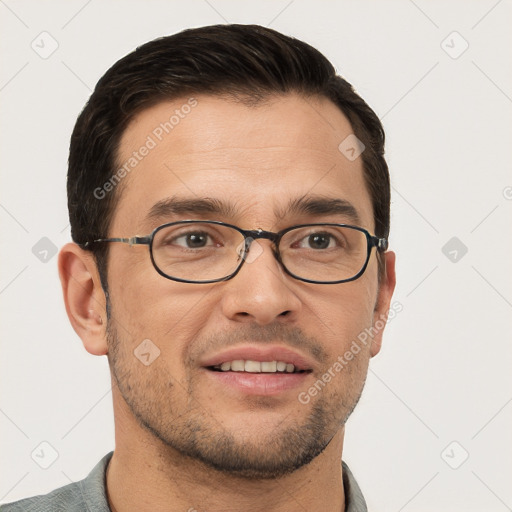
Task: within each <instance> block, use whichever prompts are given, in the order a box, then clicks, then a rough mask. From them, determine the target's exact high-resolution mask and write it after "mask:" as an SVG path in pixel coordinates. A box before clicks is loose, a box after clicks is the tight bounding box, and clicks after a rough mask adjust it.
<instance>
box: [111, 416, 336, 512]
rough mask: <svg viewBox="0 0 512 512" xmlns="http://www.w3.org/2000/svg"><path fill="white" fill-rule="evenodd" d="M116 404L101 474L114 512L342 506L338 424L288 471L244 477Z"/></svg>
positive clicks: (276, 511) (274, 511) (270, 511)
mask: <svg viewBox="0 0 512 512" xmlns="http://www.w3.org/2000/svg"><path fill="white" fill-rule="evenodd" d="M116 409H118V408H116V406H114V410H115V412H116V415H115V416H116V448H115V451H114V455H113V456H112V459H111V461H110V463H109V466H108V469H107V478H106V480H107V482H106V483H107V495H108V500H109V505H110V508H111V509H112V511H113V512H132V511H139V510H151V511H153V512H160V511H162V512H163V511H165V512H174V511H180V512H184V511H189V512H194V511H195V512H205V511H208V512H227V511H236V510H244V511H247V512H262V511H265V512H281V511H289V510H308V511H312V512H315V511H318V512H320V511H322V512H324V511H325V510H340V511H344V503H345V496H344V490H343V483H342V468H341V453H342V449H343V429H341V430H340V431H338V432H337V434H336V435H335V436H334V437H333V439H332V440H331V442H330V443H329V445H328V446H327V448H326V449H325V450H324V451H323V452H322V453H321V454H320V455H319V456H318V457H316V458H315V459H314V460H313V461H311V462H310V463H309V464H307V465H306V466H303V467H302V468H300V469H299V470H297V471H295V472H293V473H292V474H290V475H286V476H284V477H281V478H277V479H269V480H249V479H244V478H240V477H236V476H230V475H226V474H224V473H220V472H218V471H216V470H214V469H211V468H208V467H206V466H205V465H204V464H203V463H201V462H198V461H196V460H192V459H190V458H188V457H184V456H182V455H181V454H179V453H178V452H176V451H175V450H174V449H172V448H170V447H169V446H167V445H165V444H164V443H163V442H162V441H160V440H159V439H157V438H155V437H154V436H153V434H151V433H150V432H148V431H146V430H145V429H143V428H142V427H140V426H139V425H138V424H137V423H136V422H135V420H134V419H133V417H132V416H131V414H130V413H128V412H127V411H126V410H125V411H119V410H116Z"/></svg>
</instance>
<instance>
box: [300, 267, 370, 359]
mask: <svg viewBox="0 0 512 512" xmlns="http://www.w3.org/2000/svg"><path fill="white" fill-rule="evenodd" d="M326 286H327V285H326ZM334 286H335V287H338V288H337V289H336V290H333V291H334V293H333V291H330V290H326V292H325V293H324V294H321V295H319V294H316V295H315V297H314V299H309V301H308V302H307V308H306V311H310V312H311V320H310V322H311V325H310V326H309V329H314V328H315V327H312V326H317V328H319V329H321V331H320V332H318V333H317V336H318V337H319V340H320V341H321V340H322V338H323V339H324V340H325V345H326V349H327V350H328V351H329V352H330V353H331V354H333V356H334V357H337V356H338V355H339V354H340V353H343V352H345V350H347V347H349V346H350V345H351V343H352V341H353V340H356V339H357V337H358V336H359V335H360V334H361V333H362V332H364V331H365V329H367V328H368V327H370V326H371V325H372V320H373V312H374V308H375V299H376V286H375V285H374V283H373V282H372V280H369V279H365V276H364V275H363V276H362V277H361V278H359V279H358V280H356V281H352V282H349V283H342V284H340V285H333V287H334ZM319 320H320V321H319ZM327 340H329V342H327Z"/></svg>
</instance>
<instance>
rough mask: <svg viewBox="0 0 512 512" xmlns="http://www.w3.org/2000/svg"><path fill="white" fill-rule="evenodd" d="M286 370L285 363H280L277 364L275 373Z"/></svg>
mask: <svg viewBox="0 0 512 512" xmlns="http://www.w3.org/2000/svg"><path fill="white" fill-rule="evenodd" d="M285 370H286V363H283V362H282V361H278V362H277V371H278V372H284V371H285Z"/></svg>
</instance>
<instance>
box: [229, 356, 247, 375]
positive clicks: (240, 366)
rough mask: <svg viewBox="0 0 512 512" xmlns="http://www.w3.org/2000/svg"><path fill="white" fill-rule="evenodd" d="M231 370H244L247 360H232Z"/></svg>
mask: <svg viewBox="0 0 512 512" xmlns="http://www.w3.org/2000/svg"><path fill="white" fill-rule="evenodd" d="M231 370H232V371H234V372H244V371H245V362H244V361H242V360H240V359H237V360H236V361H231Z"/></svg>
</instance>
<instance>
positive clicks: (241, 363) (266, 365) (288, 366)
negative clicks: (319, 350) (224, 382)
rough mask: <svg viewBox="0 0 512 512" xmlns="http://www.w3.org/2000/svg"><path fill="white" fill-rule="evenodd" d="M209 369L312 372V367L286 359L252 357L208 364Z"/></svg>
mask: <svg viewBox="0 0 512 512" xmlns="http://www.w3.org/2000/svg"><path fill="white" fill-rule="evenodd" d="M206 368H207V369H208V370H211V371H214V372H244V373H269V374H276V373H277V374H283V373H285V374H289V373H311V371H312V370H310V369H301V368H297V367H296V366H295V365H294V364H293V363H288V362H286V361H254V360H251V359H246V360H244V359H235V360H233V361H225V362H223V363H221V364H217V365H214V366H207V367H206Z"/></svg>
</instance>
